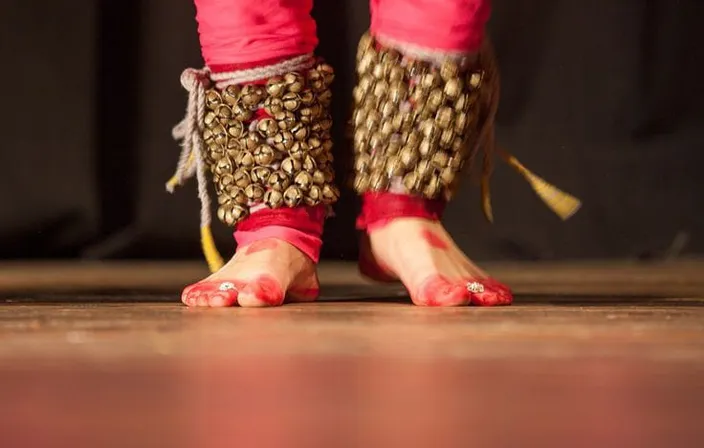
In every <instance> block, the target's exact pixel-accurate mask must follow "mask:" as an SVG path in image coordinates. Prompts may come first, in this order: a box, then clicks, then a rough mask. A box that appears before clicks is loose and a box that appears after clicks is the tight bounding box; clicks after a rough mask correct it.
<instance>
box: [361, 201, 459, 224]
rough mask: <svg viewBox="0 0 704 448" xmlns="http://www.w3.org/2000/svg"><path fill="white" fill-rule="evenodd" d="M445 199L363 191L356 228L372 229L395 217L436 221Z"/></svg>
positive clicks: (439, 216)
mask: <svg viewBox="0 0 704 448" xmlns="http://www.w3.org/2000/svg"><path fill="white" fill-rule="evenodd" d="M445 205H446V203H445V201H443V200H430V199H424V198H422V197H419V196H411V195H407V194H397V193H389V192H375V193H364V194H363V195H362V211H361V212H360V214H359V216H358V217H357V229H358V230H367V231H369V230H374V229H377V228H379V227H383V226H385V225H386V224H388V223H389V222H391V221H392V220H394V219H396V218H425V219H431V220H434V221H438V220H440V219H441V218H442V214H443V212H444V211H445Z"/></svg>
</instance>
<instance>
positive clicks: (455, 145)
mask: <svg viewBox="0 0 704 448" xmlns="http://www.w3.org/2000/svg"><path fill="white" fill-rule="evenodd" d="M466 148H467V145H466V144H465V143H464V140H463V139H462V138H461V137H455V139H454V140H452V146H451V149H452V152H454V153H463V152H464V150H465V149H466Z"/></svg>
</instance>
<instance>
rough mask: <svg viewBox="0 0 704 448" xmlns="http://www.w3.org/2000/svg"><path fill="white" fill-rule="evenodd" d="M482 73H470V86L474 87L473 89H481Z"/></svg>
mask: <svg viewBox="0 0 704 448" xmlns="http://www.w3.org/2000/svg"><path fill="white" fill-rule="evenodd" d="M482 78H483V77H482V74H481V73H479V72H475V73H472V74H470V75H469V80H468V83H469V87H471V88H472V90H476V89H479V86H481V84H482Z"/></svg>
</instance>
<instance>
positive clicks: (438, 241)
mask: <svg viewBox="0 0 704 448" xmlns="http://www.w3.org/2000/svg"><path fill="white" fill-rule="evenodd" d="M420 236H421V238H423V239H424V240H425V241H426V242H427V243H428V244H430V246H432V247H434V248H436V249H442V250H447V249H449V248H450V246H449V245H448V244H447V242H445V241H444V240H443V239H442V238H440V237H439V236H438V235H436V234H435V233H433V232H432V231H430V230H428V229H423V232H422V233H421V235H420Z"/></svg>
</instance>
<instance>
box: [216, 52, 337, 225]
mask: <svg viewBox="0 0 704 448" xmlns="http://www.w3.org/2000/svg"><path fill="white" fill-rule="evenodd" d="M333 78H334V74H333V70H332V68H331V67H330V66H329V65H326V64H318V65H317V66H315V67H314V68H312V69H310V70H308V71H307V72H306V73H298V72H291V73H286V74H285V75H282V76H275V77H272V78H270V79H269V80H268V82H267V83H266V84H265V85H255V84H247V85H241V86H240V85H231V86H228V87H227V88H225V89H224V90H222V91H219V90H217V89H210V90H208V91H207V92H206V95H205V101H206V107H207V113H206V115H205V130H204V132H203V139H204V142H205V145H206V148H207V149H206V154H205V159H206V162H207V163H208V166H209V167H210V171H211V172H212V175H213V181H214V183H215V188H216V191H217V195H218V204H219V207H218V218H219V219H220V220H221V221H223V222H224V223H225V224H227V225H230V226H233V225H235V224H237V223H238V222H239V221H241V220H242V219H244V218H245V217H246V216H247V215H248V214H249V209H250V207H251V206H253V205H257V204H264V205H266V206H267V207H270V208H278V207H282V206H286V207H296V206H298V205H301V204H305V205H309V206H314V205H317V204H320V203H324V204H333V203H334V202H336V201H337V199H338V197H339V191H338V190H337V188H336V187H335V185H334V171H333V168H332V161H333V157H332V140H331V137H330V128H331V127H332V121H331V118H330V114H329V107H330V99H331V93H330V89H329V87H330V84H331V83H332V81H333ZM261 110H263V111H264V112H265V113H266V114H265V115H263V114H261V112H260V111H261Z"/></svg>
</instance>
